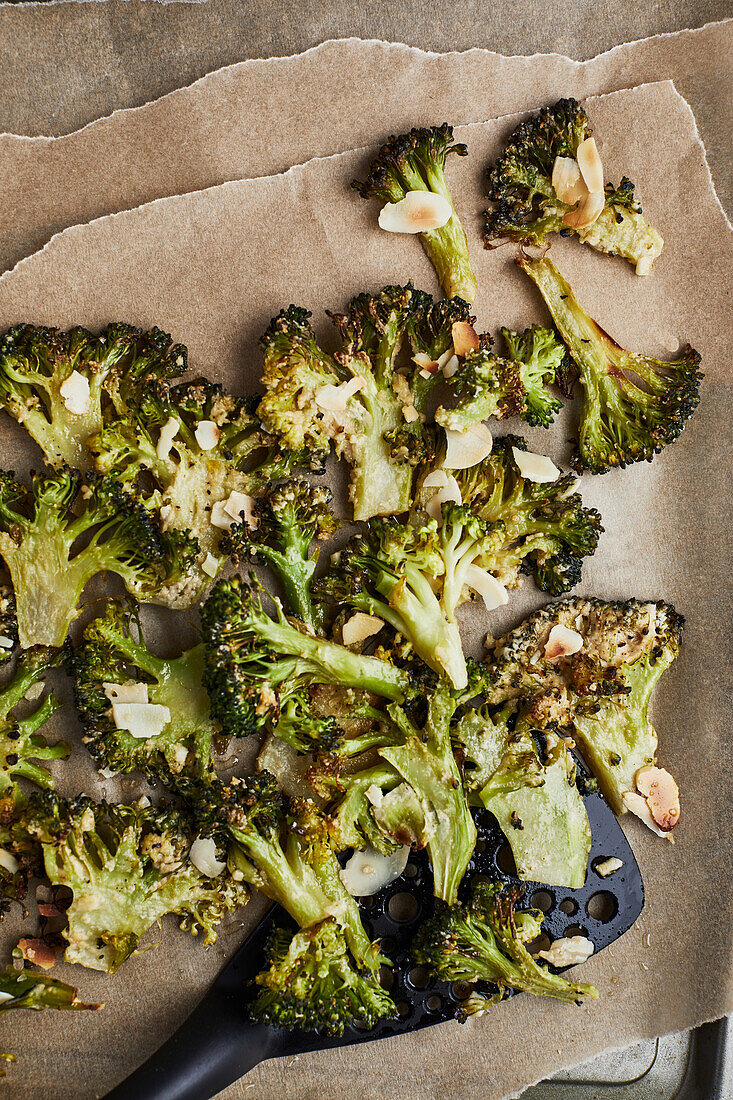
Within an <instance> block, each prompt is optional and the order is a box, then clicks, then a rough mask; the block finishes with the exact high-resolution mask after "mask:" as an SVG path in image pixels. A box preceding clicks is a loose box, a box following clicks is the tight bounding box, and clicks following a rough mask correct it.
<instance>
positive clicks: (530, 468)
mask: <svg viewBox="0 0 733 1100" xmlns="http://www.w3.org/2000/svg"><path fill="white" fill-rule="evenodd" d="M512 454H513V456H514V461H515V462H516V464H517V466H518V468H519V472H520V474H521V475H522V477H523V478H526V479H527V481H534V482H536V483H537V484H538V485H543V484H545V483H547V482H550V481H557V479H558V478H559V476H560V471H559V470H558V468H557V466H556V465H555V463H554V462H553V461H552V459H551V458H548V457H547V455H538V454H536V453H535V452H534V451H523V450H521V449H520V448H519V447H512Z"/></svg>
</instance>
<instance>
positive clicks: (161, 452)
mask: <svg viewBox="0 0 733 1100" xmlns="http://www.w3.org/2000/svg"><path fill="white" fill-rule="evenodd" d="M179 428H180V424H179V422H178V421H177V420H176V418H175V416H169V417H168V419H167V420H166V422H165V424H164V425H163V427H162V428H161V429H160V435H159V437H158V446H157V447H156V448H155V453H156V455H157V456H158V458H159V459H160V460H161V461H162V462H165V460H166V458H167V457H168V455H169V454H170V453H171V447H172V446H173V440H174V439H175V438H176V436H177V435H178V429H179ZM200 445H201V444H199V446H200ZM162 512H163V509H162V508H161V514H162Z"/></svg>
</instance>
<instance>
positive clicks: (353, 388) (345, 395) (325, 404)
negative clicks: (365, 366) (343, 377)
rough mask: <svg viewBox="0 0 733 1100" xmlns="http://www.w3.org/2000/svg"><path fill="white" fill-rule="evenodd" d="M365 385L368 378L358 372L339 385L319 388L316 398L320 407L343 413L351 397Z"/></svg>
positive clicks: (327, 410) (328, 410)
mask: <svg viewBox="0 0 733 1100" xmlns="http://www.w3.org/2000/svg"><path fill="white" fill-rule="evenodd" d="M364 386H366V379H364V378H362V377H361V375H360V374H357V375H355V376H354V377H353V378H350V379H349V380H348V382H341V384H340V385H338V386H333V385H328V386H321V388H320V389H319V390H316V392H315V395H314V400H315V403H316V405H318V408H319V409H324V410H325V411H326V412H332V413H343V412H345V411H346V405H347V403H348V401H349V398H351V397H353V396H354V394H355V393H358V392H359V390H361V389H363V388H364Z"/></svg>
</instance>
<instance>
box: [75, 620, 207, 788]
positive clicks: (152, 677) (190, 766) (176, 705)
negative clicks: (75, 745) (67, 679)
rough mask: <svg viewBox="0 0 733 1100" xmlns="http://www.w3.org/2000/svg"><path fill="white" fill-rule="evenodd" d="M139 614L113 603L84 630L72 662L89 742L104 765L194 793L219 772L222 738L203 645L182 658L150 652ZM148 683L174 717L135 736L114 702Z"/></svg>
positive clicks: (146, 691) (148, 697) (149, 697)
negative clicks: (216, 753) (216, 746)
mask: <svg viewBox="0 0 733 1100" xmlns="http://www.w3.org/2000/svg"><path fill="white" fill-rule="evenodd" d="M132 624H133V614H132V612H131V610H129V609H127V608H125V606H124V605H122V604H120V603H114V602H111V603H110V604H109V605H108V606H107V609H106V610H105V612H104V614H103V615H102V616H100V617H99V618H97V619H93V620H92V622H91V623H90V624H89V625H88V626H87V627H86V629H85V630H84V634H83V637H82V640H81V643H80V645H79V646H78V647H76V649H75V650H74V653H73V658H72V661H71V668H72V674H73V678H74V697H75V700H76V706H77V709H78V712H79V717H80V719H81V723H82V726H83V727H84V743H85V744H86V746H87V748H88V749H89V751H90V752H91V753H92V755H93V756H94V758H95V760H96V761H97V762H98V764H99V765H100V766H103V767H105V768H110V769H112V770H113V771H115V772H131V771H135V770H139V771H141V772H143V774H144V775H146V776H147V777H148V778H150V779H160V780H162V781H163V783H165V784H166V785H167V786H168V787H170V788H172V789H174V790H176V791H177V792H179V793H183V794H189V793H191V792H193V791H195V790H196V788H197V787H198V786H199V785H200V784H202V783H203V784H206V783H210V782H211V781H212V780H213V778H214V777H215V774H216V773H215V771H214V767H213V764H212V760H211V751H212V741H216V740H217V739H219V738H221V736H222V735H221V729H220V727H219V724H218V723H217V722H215V721H214V720H213V718H212V717H211V715H210V713H209V699H208V696H207V694H206V689H205V688H204V686H203V682H202V680H203V672H204V647H203V645H197V646H195V647H194V648H193V649H189V650H186V651H185V652H184V653H182V654H181V655H180V656H179V657H173V658H169V659H165V658H163V657H157V656H155V654H153V653H151V652H150V650H148V649H147V647H146V646H145V644H144V641H143V640H142V637H141V638H140V640H139V641H136V640H135V639H134V637H133V631H132ZM133 684H134V685H138V686H140V685H143V699H144V701H146V702H149V703H152V704H153V705H156V706H162V707H166V708H167V709H168V713H169V715H170V720H169V721H168V722H167V723H166V724H165V725H164V726H163V729H162V730H161V732H160V733H158V734H153V735H152V736H149V737H136V736H134V735H133V734H132V733H131V732H130V731H129V730H127V729H124V728H118V727H117V725H116V724H115V721H114V709H113V708H114V704H115V702H116V700H117V699H118V697H119V696H120V695H121V694H123V691H122V689H123V688H124V687H128V686H131V685H133Z"/></svg>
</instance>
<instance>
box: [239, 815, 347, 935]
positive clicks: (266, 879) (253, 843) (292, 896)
mask: <svg viewBox="0 0 733 1100" xmlns="http://www.w3.org/2000/svg"><path fill="white" fill-rule="evenodd" d="M229 831H230V833H231V835H232V836H233V838H234V840H235V844H234V845H233V847H231V848H230V851H229V862H230V864H231V865H232V867H233V869H236V870H239V871H241V872H242V874H243V875H244V879H245V881H246V882H249V883H250V885H251V886H255V887H257V889H258V890H261V891H262V893H263V894H266V895H267V896H268V897H269V898H270V899H271V900H272V901H276V902H278V904H279V905H282V907H283V909H286V910H287V912H288V913H290V916H291V917H292V918H293V920H295V921H297V923H298V925H299V926H300V927H301V928H310V927H311V926H312V925H314V924H318V922H319V921H322V920H325V919H326V917H328V916H330V915H331V901H330V899H329V897H328V896H327V894H326V893H325V891H324V890H323V887H322V886H321V883H320V882H319V881H318V878H317V876H316V874H315V872H314V871H313V869H312V867H311V866H310V865H309V864H308V863H307V862H306V861H305V860H304V859H303V858H302V854H301V850H300V844H299V841H298V839H297V837H294V836H290V837H288V840H287V844H286V848H285V850H283V849H282V848H281V847H280V845H279V844H278V843H277V842H274V843H273V842H269V841H268V840H266V839H265V838H263V837H261V836H260V835H259V834H258V833H257V832H256V831H255V830H247V831H245V830H243V829H238V828H237V827H236V825H230V826H229ZM250 860H251V862H250Z"/></svg>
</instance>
